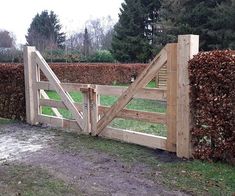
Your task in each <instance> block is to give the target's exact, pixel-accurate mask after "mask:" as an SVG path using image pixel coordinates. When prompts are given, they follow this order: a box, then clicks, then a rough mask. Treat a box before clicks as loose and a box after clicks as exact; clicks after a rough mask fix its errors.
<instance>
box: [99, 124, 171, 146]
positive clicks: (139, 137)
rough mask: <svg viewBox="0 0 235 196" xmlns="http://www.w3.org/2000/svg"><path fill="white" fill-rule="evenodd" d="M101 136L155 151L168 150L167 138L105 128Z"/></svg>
mask: <svg viewBox="0 0 235 196" xmlns="http://www.w3.org/2000/svg"><path fill="white" fill-rule="evenodd" d="M100 136H102V137H105V138H109V139H115V140H119V141H124V142H127V143H133V144H138V145H141V146H146V147H149V148H153V149H156V148H158V149H162V150H166V140H167V138H166V137H160V136H154V135H150V134H146V133H140V132H136V131H128V130H124V129H116V128H111V127H107V128H105V129H104V130H103V131H102V133H101V134H100Z"/></svg>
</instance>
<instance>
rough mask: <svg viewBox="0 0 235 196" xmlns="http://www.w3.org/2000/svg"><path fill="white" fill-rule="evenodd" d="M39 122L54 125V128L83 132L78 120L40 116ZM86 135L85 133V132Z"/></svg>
mask: <svg viewBox="0 0 235 196" xmlns="http://www.w3.org/2000/svg"><path fill="white" fill-rule="evenodd" d="M38 121H39V122H40V123H44V124H48V125H52V126H54V127H60V128H64V129H74V130H76V131H79V132H82V130H81V128H80V127H79V126H78V124H77V122H76V120H69V119H64V118H59V117H55V116H48V115H43V114H39V115H38ZM83 133H85V132H83Z"/></svg>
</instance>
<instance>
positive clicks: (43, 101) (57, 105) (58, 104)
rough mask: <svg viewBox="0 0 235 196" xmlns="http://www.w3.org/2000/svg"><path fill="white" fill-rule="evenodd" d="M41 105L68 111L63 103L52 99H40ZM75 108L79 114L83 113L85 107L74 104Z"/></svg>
mask: <svg viewBox="0 0 235 196" xmlns="http://www.w3.org/2000/svg"><path fill="white" fill-rule="evenodd" d="M39 105H40V106H49V107H53V108H62V109H67V108H66V106H65V105H64V103H63V102H62V101H58V100H52V99H39ZM74 105H75V107H76V108H77V110H78V111H79V112H82V111H83V105H82V104H79V103H75V102H74Z"/></svg>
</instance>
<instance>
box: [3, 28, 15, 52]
mask: <svg viewBox="0 0 235 196" xmlns="http://www.w3.org/2000/svg"><path fill="white" fill-rule="evenodd" d="M14 45H15V39H14V36H13V35H12V34H11V33H10V32H9V31H6V30H2V31H0V48H12V47H14Z"/></svg>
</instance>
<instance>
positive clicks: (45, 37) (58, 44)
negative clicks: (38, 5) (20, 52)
mask: <svg viewBox="0 0 235 196" xmlns="http://www.w3.org/2000/svg"><path fill="white" fill-rule="evenodd" d="M26 40H27V43H28V45H33V46H36V47H37V49H38V50H40V51H44V50H45V49H56V48H63V47H64V42H65V33H63V32H61V25H60V23H59V19H58V17H57V15H56V14H55V13H54V12H53V11H50V12H48V11H46V10H45V11H42V12H41V14H36V16H35V17H34V18H33V21H32V23H31V24H30V27H29V29H28V34H27V35H26Z"/></svg>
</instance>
